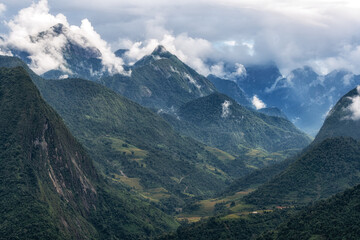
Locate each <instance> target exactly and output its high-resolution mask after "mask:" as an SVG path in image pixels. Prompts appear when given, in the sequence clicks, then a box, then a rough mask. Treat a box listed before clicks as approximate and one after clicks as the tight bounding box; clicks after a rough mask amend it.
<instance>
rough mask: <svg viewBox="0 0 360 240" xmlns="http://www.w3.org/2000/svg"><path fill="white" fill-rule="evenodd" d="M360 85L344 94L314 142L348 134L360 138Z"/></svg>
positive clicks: (329, 114) (330, 112)
mask: <svg viewBox="0 0 360 240" xmlns="http://www.w3.org/2000/svg"><path fill="white" fill-rule="evenodd" d="M359 100H360V87H357V88H355V89H353V90H351V91H350V92H348V93H347V94H346V95H345V96H343V97H342V98H341V99H340V100H339V101H338V102H337V103H336V105H335V106H334V107H333V108H332V110H331V111H329V113H328V115H327V117H326V119H325V122H324V124H323V126H322V127H321V129H320V131H319V133H318V134H317V135H316V138H315V140H314V142H315V143H316V142H321V141H322V140H324V139H326V138H329V137H338V136H347V137H352V138H354V139H357V140H359V139H360V117H359V111H360V108H359V107H360V105H359Z"/></svg>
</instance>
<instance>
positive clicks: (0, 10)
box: [0, 3, 6, 16]
mask: <svg viewBox="0 0 360 240" xmlns="http://www.w3.org/2000/svg"><path fill="white" fill-rule="evenodd" d="M5 11H6V5H5V4H3V3H0V16H1V15H2V14H3V12H5Z"/></svg>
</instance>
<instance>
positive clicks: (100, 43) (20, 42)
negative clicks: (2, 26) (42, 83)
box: [2, 0, 123, 74]
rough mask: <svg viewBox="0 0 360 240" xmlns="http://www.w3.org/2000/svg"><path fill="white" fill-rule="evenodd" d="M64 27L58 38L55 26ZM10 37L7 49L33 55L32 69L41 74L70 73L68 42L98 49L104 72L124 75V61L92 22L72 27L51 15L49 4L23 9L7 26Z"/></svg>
mask: <svg viewBox="0 0 360 240" xmlns="http://www.w3.org/2000/svg"><path fill="white" fill-rule="evenodd" d="M59 23H60V24H62V25H63V26H64V29H65V30H64V31H63V34H57V33H56V32H55V30H54V29H51V28H52V27H53V26H54V25H57V24H59ZM7 26H8V27H9V29H10V32H9V34H8V35H7V36H6V37H5V41H4V42H3V43H2V46H3V47H8V48H11V49H17V50H20V51H25V52H27V53H29V54H30V57H29V58H30V59H31V64H30V67H31V68H32V69H33V70H34V71H35V72H36V73H38V74H42V73H45V72H47V71H49V70H53V69H59V70H62V71H64V72H68V73H70V70H69V69H68V68H67V65H66V61H65V59H64V57H63V49H64V48H65V46H66V44H67V42H68V41H72V42H75V43H77V44H79V45H80V46H83V47H91V48H97V49H98V50H99V51H100V53H101V55H100V58H101V61H102V63H103V65H104V66H105V69H104V70H107V71H108V72H110V73H123V68H122V65H123V61H122V59H121V58H117V57H115V55H114V53H113V52H112V51H111V48H110V46H109V45H108V44H107V43H106V42H105V41H104V40H103V39H102V38H101V37H100V35H99V34H98V33H96V31H95V30H94V28H93V26H92V25H91V23H90V21H89V20H88V19H83V20H82V21H81V25H80V26H79V27H78V26H75V25H70V24H69V23H68V20H67V18H66V17H65V16H64V15H63V14H57V15H52V14H50V13H49V7H48V2H47V0H40V1H39V2H37V3H32V4H31V6H30V7H27V8H24V9H21V10H20V11H19V12H18V14H17V15H16V16H15V17H14V18H13V19H12V20H10V21H8V22H7ZM45 31H47V32H48V34H46V35H45V36H44V37H38V34H39V33H40V32H45Z"/></svg>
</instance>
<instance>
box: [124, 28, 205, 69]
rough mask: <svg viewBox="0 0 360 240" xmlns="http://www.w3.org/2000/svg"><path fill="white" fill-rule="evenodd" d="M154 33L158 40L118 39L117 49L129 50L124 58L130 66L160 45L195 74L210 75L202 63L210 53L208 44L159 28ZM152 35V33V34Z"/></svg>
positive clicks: (198, 39)
mask: <svg viewBox="0 0 360 240" xmlns="http://www.w3.org/2000/svg"><path fill="white" fill-rule="evenodd" d="M152 27H153V26H152ZM156 31H157V32H158V34H156V35H158V38H150V39H148V40H145V41H138V42H133V41H131V40H130V39H120V40H119V41H118V46H119V47H121V48H127V49H129V51H127V52H126V53H125V56H124V58H126V59H127V61H128V62H129V63H130V64H133V63H135V62H136V61H138V60H139V59H141V58H142V57H144V56H145V55H148V54H151V52H152V51H153V50H154V49H155V48H156V47H157V46H158V45H162V46H164V47H165V48H166V49H167V50H168V51H169V52H171V53H172V54H174V55H176V56H177V57H178V58H179V59H180V60H181V61H183V62H185V63H186V64H188V65H189V66H191V67H192V68H194V69H195V70H196V71H197V72H199V73H201V74H203V75H205V76H206V75H208V74H210V69H209V67H208V66H207V65H206V64H205V63H204V61H203V59H206V58H207V55H208V54H209V53H211V52H212V46H211V43H210V42H208V41H207V40H205V39H201V38H192V37H189V36H188V35H187V34H186V33H182V34H179V35H175V36H174V35H171V33H170V32H169V31H167V30H165V29H163V28H160V27H158V28H157V30H156ZM152 34H154V33H153V32H152ZM161 34H163V35H161Z"/></svg>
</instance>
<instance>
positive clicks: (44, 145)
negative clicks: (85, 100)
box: [0, 67, 177, 239]
mask: <svg viewBox="0 0 360 240" xmlns="http://www.w3.org/2000/svg"><path fill="white" fill-rule="evenodd" d="M0 115H1V118H0V131H1V134H0V149H1V150H0V164H1V166H2V167H1V168H0V176H1V177H0V196H1V198H0V215H1V221H0V236H1V237H0V238H2V239H4V238H5V239H134V238H145V237H149V236H155V235H156V234H159V233H161V232H163V231H168V230H171V229H174V228H175V227H176V226H177V223H176V222H175V221H174V220H172V218H171V217H169V216H167V215H165V214H164V213H162V212H161V211H159V210H157V209H156V208H154V207H152V206H151V204H149V203H146V202H144V201H141V200H140V198H137V197H136V196H134V195H132V194H130V193H129V192H128V191H127V190H126V189H124V188H122V187H120V186H113V185H110V184H109V183H107V182H106V181H104V180H103V178H102V177H101V176H100V175H99V174H98V173H97V171H96V169H95V168H94V166H93V164H92V161H91V159H90V158H89V157H88V155H87V154H86V152H85V150H84V149H83V147H82V146H81V145H80V143H78V142H77V140H75V138H74V137H73V136H72V135H71V133H70V132H69V131H68V130H67V128H66V127H65V125H64V123H63V121H62V119H61V118H60V117H59V116H58V115H57V113H56V112H55V111H54V110H53V109H52V108H51V107H49V105H47V104H46V103H45V102H44V100H43V99H42V98H41V96H40V93H39V91H38V90H37V89H36V87H35V85H34V84H33V83H32V81H31V79H30V77H29V75H28V74H27V73H26V72H25V70H24V69H23V68H20V67H18V68H14V69H7V68H1V69H0Z"/></svg>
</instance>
